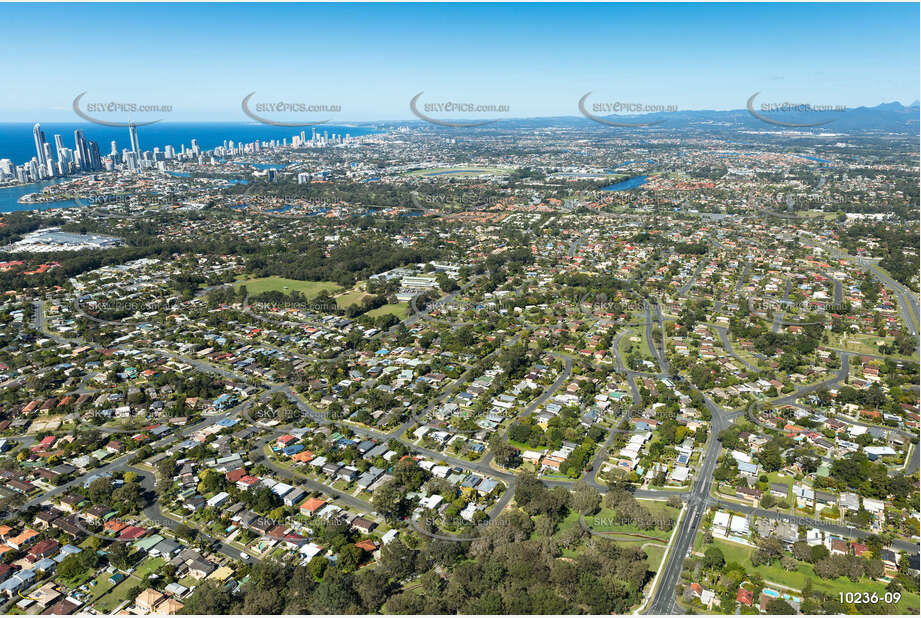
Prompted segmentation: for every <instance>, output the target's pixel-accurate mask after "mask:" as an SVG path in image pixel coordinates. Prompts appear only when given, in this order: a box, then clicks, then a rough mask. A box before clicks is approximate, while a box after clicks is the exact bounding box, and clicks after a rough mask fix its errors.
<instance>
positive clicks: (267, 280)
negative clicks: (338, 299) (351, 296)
mask: <svg viewBox="0 0 921 618" xmlns="http://www.w3.org/2000/svg"><path fill="white" fill-rule="evenodd" d="M244 285H245V286H246V291H247V292H248V293H249V295H250V296H258V295H259V294H262V293H263V292H273V291H274V292H284V293H285V294H290V293H291V292H300V293H301V294H303V295H304V297H305V298H307V299H308V300H310V299H313V298H316V297H317V296H318V295H319V294H320V292H321V291H322V290H326V291H327V293H329V294H335V293H336V292H339V291H341V290H342V286H341V285H339V284H338V283H336V282H335V281H298V280H296V279H285V278H284V277H260V278H258V279H241V280H240V281H237V282H236V283H235V284H234V288H235V289H237V290H239V289H240V287H241V286H244Z"/></svg>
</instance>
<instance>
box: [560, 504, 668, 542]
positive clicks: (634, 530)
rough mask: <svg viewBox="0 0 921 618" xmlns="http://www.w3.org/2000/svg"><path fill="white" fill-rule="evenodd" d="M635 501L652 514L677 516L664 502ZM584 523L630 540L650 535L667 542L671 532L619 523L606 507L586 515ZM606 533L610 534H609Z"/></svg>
mask: <svg viewBox="0 0 921 618" xmlns="http://www.w3.org/2000/svg"><path fill="white" fill-rule="evenodd" d="M637 502H639V503H640V504H642V505H643V506H644V507H645V508H646V509H648V510H649V511H650V512H651V513H652V514H653V515H660V516H668V517H671V519H672V521H675V520H677V518H678V512H679V511H678V509H674V508H672V507H670V506H668V505H667V504H665V503H664V502H658V501H654V500H638V501H637ZM567 519H568V518H567ZM577 520H578V517H577ZM585 524H586V525H587V526H588V527H589V528H591V529H592V530H593V531H595V532H599V533H603V534H604V536H605V537H610V538H612V539H615V540H626V539H631V540H632V539H635V538H643V537H651V538H653V539H659V540H662V541H664V542H667V541H668V538H669V537H670V536H671V532H672V531H671V529H669V530H659V529H653V530H643V529H641V528H639V527H637V526H635V525H633V524H624V523H619V522H618V521H617V517H616V516H615V513H614V511H612V510H610V509H608V508H603V509H601V510H600V511H599V512H598V514H597V515H594V516H589V517H586V518H585ZM576 525H579V524H578V521H577V522H576ZM607 533H611V534H610V535H609V534H607ZM618 533H619V534H618ZM630 535H637V536H630ZM647 540H648V539H647Z"/></svg>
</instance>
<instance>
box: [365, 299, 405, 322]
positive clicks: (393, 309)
mask: <svg viewBox="0 0 921 618" xmlns="http://www.w3.org/2000/svg"><path fill="white" fill-rule="evenodd" d="M386 313H392V314H393V315H395V316H396V317H397V318H398V319H400V320H402V319H403V318H405V317H406V316H407V315H408V314H409V303H392V304H389V305H381V306H380V307H378V308H377V309H372V310H371V311H369V312H367V313H366V314H365V315H366V316H368V317H371V318H376V317H377V316H379V315H384V314H386Z"/></svg>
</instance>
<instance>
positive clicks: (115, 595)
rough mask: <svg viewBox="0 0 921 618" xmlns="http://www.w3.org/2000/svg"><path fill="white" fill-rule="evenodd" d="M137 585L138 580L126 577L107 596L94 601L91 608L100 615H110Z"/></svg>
mask: <svg viewBox="0 0 921 618" xmlns="http://www.w3.org/2000/svg"><path fill="white" fill-rule="evenodd" d="M138 585H140V582H139V581H138V580H136V579H134V578H133V577H128V578H126V579H125V580H124V581H123V582H122V583H120V584H119V585H117V586H115V588H113V589H112V590H111V591H109V593H108V594H106V595H105V596H103V597H101V598H100V599H99V600H98V601H96V603H95V604H94V605H93V607H94V608H95V609H96V610H97V611H99V612H100V613H102V614H111V613H112V612H113V611H115V608H116V607H118V606H119V605H121V604H122V603H123V602H124V601H127V600H128V592H129V591H130V590H131V589H132V588H134V587H135V586H138Z"/></svg>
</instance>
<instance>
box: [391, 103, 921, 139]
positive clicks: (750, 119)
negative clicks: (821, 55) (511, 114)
mask: <svg viewBox="0 0 921 618" xmlns="http://www.w3.org/2000/svg"><path fill="white" fill-rule="evenodd" d="M760 105H761V102H760V100H759V101H756V102H755V103H754V104H753V106H752V107H753V109H754V110H755V112H756V113H758V114H759V115H761V116H763V117H766V118H768V119H772V120H778V121H781V122H784V123H789V124H811V123H818V122H824V121H825V120H831V122H829V123H828V124H824V125H822V126H817V127H789V126H782V125H777V124H772V123H768V122H765V121H763V120H760V119H758V118H756V117H755V116H754V115H752V113H751V112H749V110H748V109H744V108H743V109H733V110H725V111H717V110H687V111H681V110H679V111H676V112H658V113H652V114H637V115H619V114H612V115H602V114H595V115H596V116H598V117H600V118H603V119H605V120H611V121H614V122H618V123H632V124H637V123H658V124H656V125H655V126H656V127H658V128H662V129H685V128H699V129H714V130H718V129H720V128H724V129H735V130H740V129H741V130H752V131H759V130H761V131H775V132H776V131H784V130H786V131H808V132H815V133H837V132H843V133H848V132H864V131H870V132H885V133H903V134H917V133H918V132H919V127H921V103H919V102H918V101H915V102H914V103H912V104H911V105H909V106H905V105H902V104H901V103H898V102H893V103H881V104H880V105H877V106H876V107H856V108H853V109H847V110H846V111H837V112H832V111H829V112H767V111H761V109H760ZM586 107H587V108H588V109H589V111H591V102H590V101H589V102H587V103H586ZM459 120H461V121H463V120H467V119H459ZM419 122H422V121H419ZM593 122H594V121H592V120H590V119H588V118H586V117H585V116H582V115H578V116H552V117H543V118H514V119H508V120H504V119H500V120H497V121H496V122H494V123H491V124H489V125H486V126H487V127H496V128H500V127H521V128H528V127H530V128H539V127H548V126H557V127H560V126H564V127H565V126H570V127H581V126H586V123H593ZM382 124H384V125H398V124H406V123H405V122H403V123H399V122H388V123H382ZM612 128H616V127H612Z"/></svg>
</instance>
